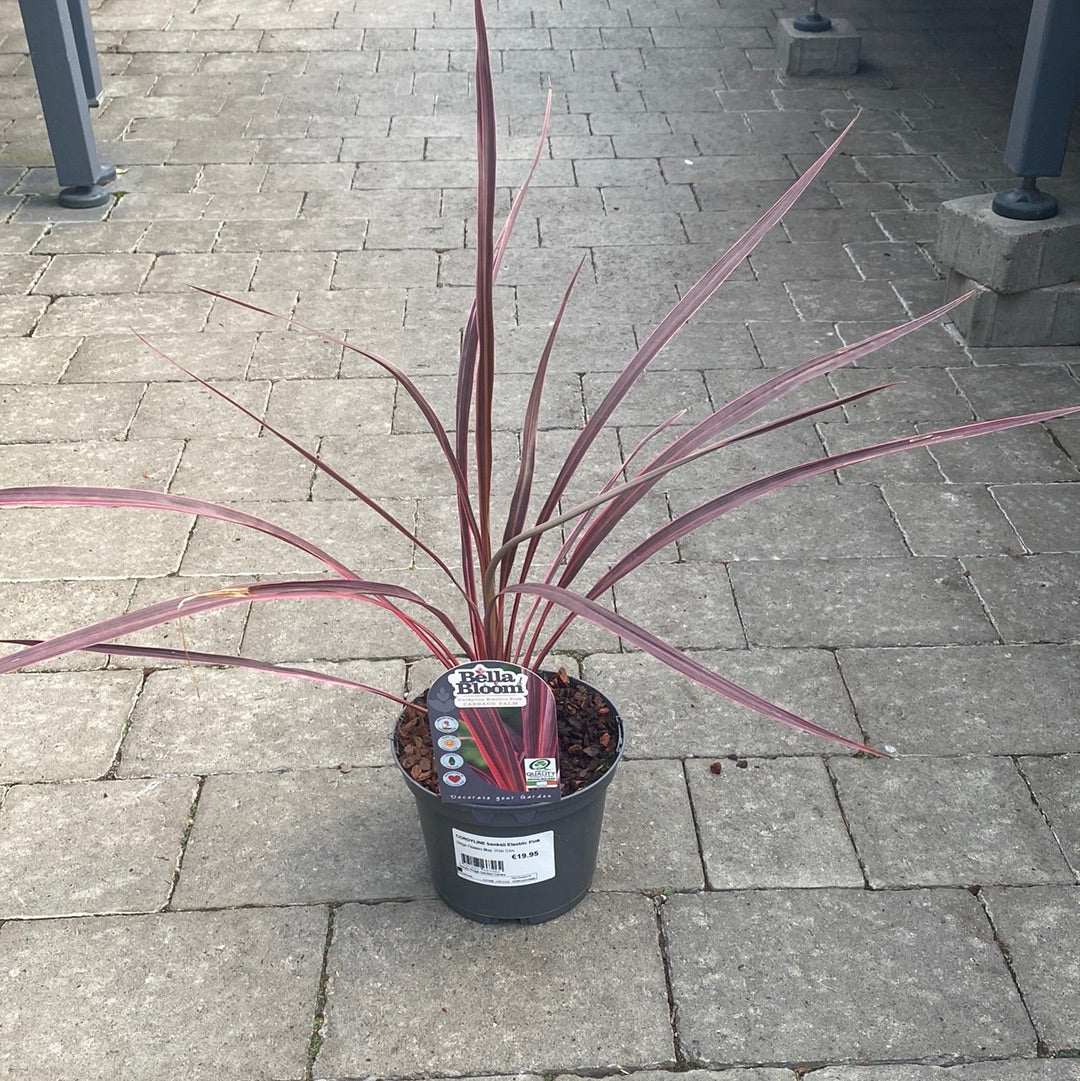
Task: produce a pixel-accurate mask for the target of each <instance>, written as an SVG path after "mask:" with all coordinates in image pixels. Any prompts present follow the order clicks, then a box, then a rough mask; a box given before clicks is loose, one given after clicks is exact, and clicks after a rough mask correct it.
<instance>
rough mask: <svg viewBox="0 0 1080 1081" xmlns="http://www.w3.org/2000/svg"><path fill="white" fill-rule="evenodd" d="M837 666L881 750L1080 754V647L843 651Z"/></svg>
mask: <svg viewBox="0 0 1080 1081" xmlns="http://www.w3.org/2000/svg"><path fill="white" fill-rule="evenodd" d="M839 660H840V667H841V669H842V670H843V673H844V682H845V683H846V684H847V687H848V689H849V690H850V692H851V697H852V700H853V701H854V703H855V710H856V712H857V714H858V717H859V721H860V723H861V724H862V726H863V728H864V730H865V731H866V736H867V739H868V740H869V741H870V742H871V743H873V744H874V745H876V746H879V747H880V746H883V745H889V746H894V747H898V748H899V749H900V750H901V751H906V752H909V753H912V754H914V753H918V754H925V755H934V754H937V755H947V754H991V755H996V754H1007V753H1009V752H1010V751H1012V752H1020V753H1025V754H1032V755H1036V754H1059V753H1061V752H1062V751H1070V750H1073V749H1074V748H1076V747H1078V746H1080V715H1078V714H1077V711H1076V708H1075V703H1076V701H1077V698H1078V697H1080V647H1077V646H1042V645H1039V646H1011V647H1007V646H945V647H942V648H938V649H854V650H841V651H840V656H839ZM916 671H917V672H918V679H917V680H914V679H912V673H913V672H916ZM1020 719H1022V722H1021V720H1020ZM1036 787H1038V784H1037V783H1036ZM1078 830H1080V824H1078Z"/></svg>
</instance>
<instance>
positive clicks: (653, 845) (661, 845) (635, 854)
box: [593, 761, 704, 892]
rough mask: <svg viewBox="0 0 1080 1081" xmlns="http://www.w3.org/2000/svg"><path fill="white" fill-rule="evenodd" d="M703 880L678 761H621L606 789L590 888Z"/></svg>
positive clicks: (650, 887) (678, 885) (651, 887)
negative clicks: (598, 852)
mask: <svg viewBox="0 0 1080 1081" xmlns="http://www.w3.org/2000/svg"><path fill="white" fill-rule="evenodd" d="M703 886H704V877H703V875H702V869H701V856H700V854H699V852H698V845H697V841H696V837H695V830H694V817H693V813H692V811H691V809H690V800H689V797H688V795H687V789H686V780H685V778H684V776H683V772H682V765H681V763H679V762H637V761H624V762H622V763H621V764H620V765H619V769H618V772H617V773H616V775H615V778H614V780H613V781H612V783H611V787H610V788H609V789H608V795H607V803H606V807H605V811H604V825H603V832H602V833H601V837H600V855H599V857H598V860H597V866H596V877H595V879H594V880H593V889H594V890H626V891H638V892H641V891H645V892H648V891H663V890H687V889H689V890H697V889H701V888H702V887H703Z"/></svg>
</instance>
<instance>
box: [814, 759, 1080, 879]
mask: <svg viewBox="0 0 1080 1081" xmlns="http://www.w3.org/2000/svg"><path fill="white" fill-rule="evenodd" d="M831 768H832V770H833V773H834V774H835V776H836V784H837V796H838V798H839V800H840V804H841V805H842V806H843V808H844V816H845V820H846V822H847V823H848V826H849V828H850V829H851V836H852V839H853V840H854V842H855V847H856V848H857V849H858V851H859V857H860V859H861V860H862V864H863V866H864V867H865V868H866V875H867V880H868V881H869V884H870V887H871V888H872V889H887V888H905V887H909V886H970V885H973V884H981V883H987V884H989V883H1002V882H1007V883H1017V884H1022V883H1027V884H1031V885H1041V884H1046V883H1071V882H1072V881H1073V876H1072V871H1071V870H1070V869H1069V867H1068V865H1067V864H1066V862H1065V860H1064V859H1063V858H1062V855H1061V852H1060V850H1059V849H1058V846H1057V844H1056V842H1055V840H1054V836H1053V834H1052V833H1051V831H1050V829H1049V828H1048V827H1047V825H1046V822H1045V820H1044V819H1043V817H1042V815H1040V814H1039V811H1038V809H1037V808H1036V807H1035V806H1034V804H1033V803H1032V802H1031V800H1030V799H1029V798H1028V794H1027V789H1026V787H1025V785H1024V782H1023V780H1021V778H1020V775H1019V774H1018V773H1017V772H1016V768H1015V766H1014V765H1013V764H1012V762H1011V761H1009V760H1008V759H1005V758H996V757H993V758H991V757H987V758H981V757H980V758H937V759H935V758H923V757H911V758H899V759H893V760H887V759H882V760H879V761H874V762H868V761H859V760H856V759H842V758H837V759H835V760H834V761H833V762H832V764H831ZM931 807H932V808H933V813H932V814H928V813H927V808H931Z"/></svg>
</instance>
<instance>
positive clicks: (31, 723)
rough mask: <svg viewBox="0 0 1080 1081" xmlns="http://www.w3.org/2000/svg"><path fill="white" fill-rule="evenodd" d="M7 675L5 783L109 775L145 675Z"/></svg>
mask: <svg viewBox="0 0 1080 1081" xmlns="http://www.w3.org/2000/svg"><path fill="white" fill-rule="evenodd" d="M5 623H7V621H6V620H5ZM16 633H17V632H16ZM6 652H8V650H7V649H5V653H6ZM3 678H4V680H5V682H4V697H5V704H6V707H7V708H6V716H5V722H4V725H3V727H2V728H0V782H3V783H5V784H18V783H24V784H32V783H34V782H41V781H73V780H84V779H93V778H97V777H102V776H104V774H105V773H106V772H107V771H108V770H109V768H110V767H111V766H112V763H113V759H114V758H115V757H116V752H117V749H118V748H119V746H120V740H121V737H122V736H123V734H124V729H125V725H126V724H127V720H128V718H129V716H130V714H131V710H132V707H133V706H134V704H135V699H136V696H137V695H138V693H139V688H140V685H141V682H142V679H141V676H140V674H139V673H136V672H63V673H61V672H57V673H37V672H31V673H20V674H17V675H9V676H4V677H3Z"/></svg>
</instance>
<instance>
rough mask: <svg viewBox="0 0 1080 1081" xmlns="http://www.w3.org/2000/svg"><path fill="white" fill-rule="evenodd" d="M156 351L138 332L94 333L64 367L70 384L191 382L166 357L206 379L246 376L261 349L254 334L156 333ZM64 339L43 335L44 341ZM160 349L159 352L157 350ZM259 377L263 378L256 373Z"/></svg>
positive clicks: (154, 342)
mask: <svg viewBox="0 0 1080 1081" xmlns="http://www.w3.org/2000/svg"><path fill="white" fill-rule="evenodd" d="M149 340H150V341H151V344H152V345H153V347H154V348H153V349H151V348H150V347H149V346H147V345H146V343H145V342H142V341H140V340H139V339H138V338H136V337H135V335H134V334H132V333H130V332H129V333H127V334H89V335H87V336H86V337H85V338H83V340H82V344H81V345H80V346H79V348H78V349H77V350H76V352H75V355H74V356H73V357H72V358H71V363H70V364H68V366H67V368H66V369H65V371H64V376H63V380H62V381H63V382H65V383H109V382H118V383H139V382H161V381H167V380H173V381H180V382H185V381H187V380H188V379H189V376H187V375H185V374H184V373H183V372H181V371H180V370H179V369H178V368H175V367H173V365H171V364H170V363H169V362H168V361H167V360H165V359H164V357H162V356H161V355H160V354H162V353H163V354H164V355H165V357H171V358H172V359H173V360H175V361H176V362H177V363H179V364H183V365H184V366H185V367H186V368H190V369H191V370H193V371H194V372H196V373H197V374H199V375H200V376H202V377H203V378H204V379H240V378H242V377H243V376H244V374H245V372H246V371H247V368H248V362H249V361H250V359H251V355H252V351H253V350H254V348H255V341H256V336H255V334H253V333H242V332H241V333H224V332H222V333H209V332H206V333H196V332H192V333H174V334H155V335H153V338H152V339H149ZM56 341H58V339H54V338H42V339H40V342H41V344H43V345H51V344H52V343H53V342H56ZM155 349H156V350H158V352H155V351H154V350H155ZM253 378H257V377H255V376H253Z"/></svg>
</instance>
